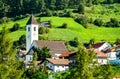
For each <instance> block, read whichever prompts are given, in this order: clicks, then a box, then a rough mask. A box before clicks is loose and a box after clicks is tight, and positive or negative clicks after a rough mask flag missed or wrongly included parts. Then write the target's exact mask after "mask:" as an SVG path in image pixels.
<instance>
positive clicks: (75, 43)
mask: <svg viewBox="0 0 120 79" xmlns="http://www.w3.org/2000/svg"><path fill="white" fill-rule="evenodd" d="M69 44H70V45H71V46H74V47H78V46H79V40H78V38H77V37H75V38H74V39H73V40H72V41H69Z"/></svg>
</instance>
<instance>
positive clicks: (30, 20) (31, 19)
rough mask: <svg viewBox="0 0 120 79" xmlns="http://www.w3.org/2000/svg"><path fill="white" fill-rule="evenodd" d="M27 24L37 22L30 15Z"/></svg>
mask: <svg viewBox="0 0 120 79" xmlns="http://www.w3.org/2000/svg"><path fill="white" fill-rule="evenodd" d="M29 24H38V23H37V21H36V20H35V18H34V16H33V15H31V16H30V18H29V20H28V22H27V24H26V25H29Z"/></svg>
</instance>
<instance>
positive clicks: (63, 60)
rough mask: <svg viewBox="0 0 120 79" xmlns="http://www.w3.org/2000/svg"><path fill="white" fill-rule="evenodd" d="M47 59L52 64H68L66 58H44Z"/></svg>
mask: <svg viewBox="0 0 120 79" xmlns="http://www.w3.org/2000/svg"><path fill="white" fill-rule="evenodd" d="M46 60H47V61H49V62H50V63H52V64H56V65H69V60H68V59H55V58H46Z"/></svg>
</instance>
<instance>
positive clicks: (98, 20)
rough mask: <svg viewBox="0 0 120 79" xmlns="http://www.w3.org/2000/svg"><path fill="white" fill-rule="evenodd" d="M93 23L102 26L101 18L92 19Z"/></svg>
mask: <svg viewBox="0 0 120 79" xmlns="http://www.w3.org/2000/svg"><path fill="white" fill-rule="evenodd" d="M94 24H95V25H97V26H102V25H103V21H102V19H96V20H95V21H94Z"/></svg>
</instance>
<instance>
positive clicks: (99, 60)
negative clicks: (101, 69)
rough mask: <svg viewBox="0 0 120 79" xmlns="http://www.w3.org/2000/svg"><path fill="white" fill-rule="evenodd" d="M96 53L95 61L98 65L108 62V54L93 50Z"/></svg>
mask: <svg viewBox="0 0 120 79" xmlns="http://www.w3.org/2000/svg"><path fill="white" fill-rule="evenodd" d="M95 53H96V57H97V59H95V60H96V61H97V63H98V64H100V65H104V64H107V63H108V56H107V54H105V53H104V52H101V51H99V50H97V49H96V50H95Z"/></svg>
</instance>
